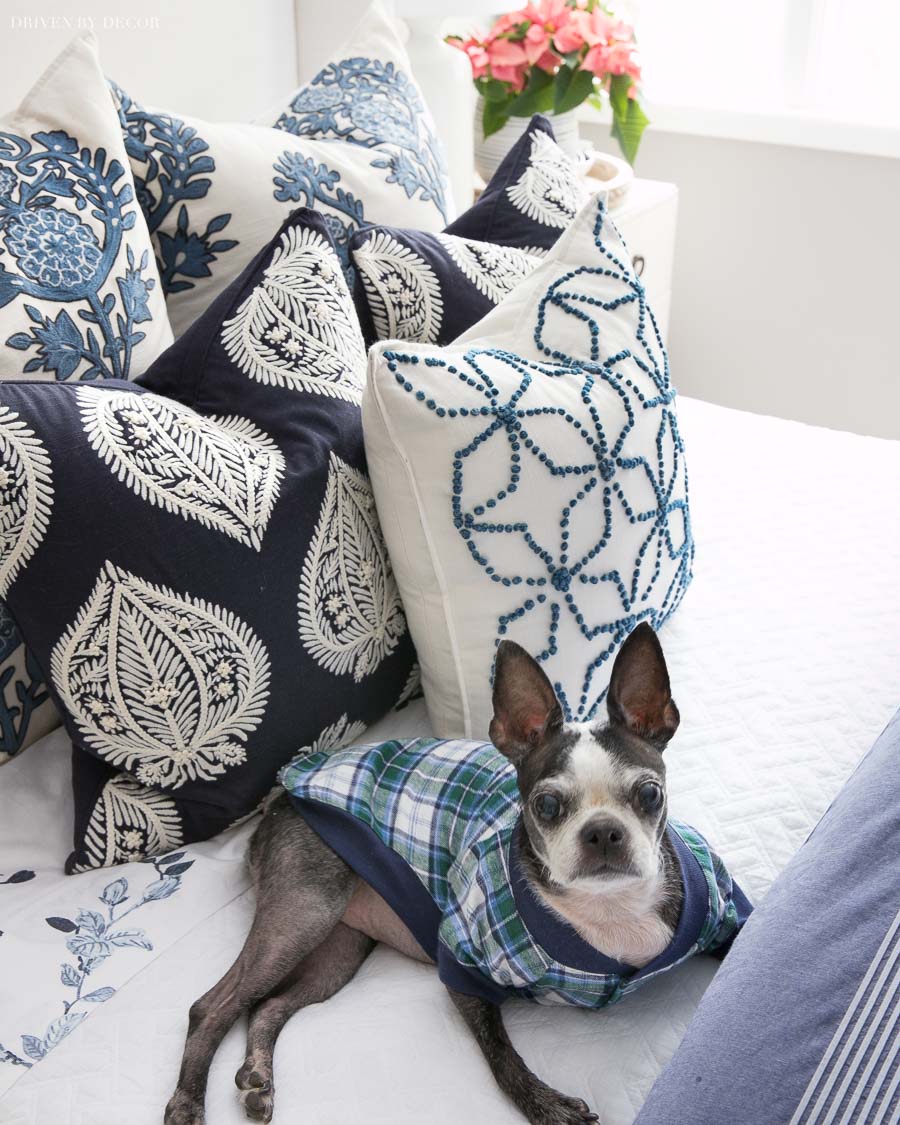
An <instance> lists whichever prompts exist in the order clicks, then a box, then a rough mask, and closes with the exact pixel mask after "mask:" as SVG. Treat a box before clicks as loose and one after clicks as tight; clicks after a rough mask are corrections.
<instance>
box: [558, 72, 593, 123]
mask: <svg viewBox="0 0 900 1125" xmlns="http://www.w3.org/2000/svg"><path fill="white" fill-rule="evenodd" d="M593 89H594V76H593V74H591V72H590V71H589V70H573V69H572V68H571V67H570V66H561V67H560V68H559V73H558V74H557V75H556V82H555V83H554V87H553V112H554V113H568V112H569V110H570V109H574V108H575V107H576V106H579V105H581V103H582V102H583V101H584V99H585V98H586V97H588V96H589V95H590V94H591V93H592V92H593Z"/></svg>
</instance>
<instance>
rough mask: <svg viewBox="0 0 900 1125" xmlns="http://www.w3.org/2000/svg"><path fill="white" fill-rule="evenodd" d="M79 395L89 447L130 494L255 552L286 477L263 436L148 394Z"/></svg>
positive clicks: (83, 390)
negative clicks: (132, 493) (134, 494)
mask: <svg viewBox="0 0 900 1125" xmlns="http://www.w3.org/2000/svg"><path fill="white" fill-rule="evenodd" d="M77 395H78V402H79V405H80V407H81V417H82V425H83V426H84V431H85V433H86V434H87V437H88V440H89V441H90V443H91V448H92V449H93V450H95V452H96V453H97V454H98V455H99V456H100V457H101V458H102V460H103V461H104V462H105V464H107V465H109V466H110V468H111V469H112V471H113V472H114V473H115V475H116V477H117V478H118V479H119V480H120V481H123V482H124V483H125V484H127V485H128V487H129V488H130V489H131V490H132V492H134V493H136V494H137V495H138V496H140V497H141V499H143V500H149V501H150V503H151V504H156V505H157V506H158V507H160V508H164V509H165V510H166V511H167V512H173V513H175V514H177V515H181V516H184V517H185V518H186V519H195V520H199V522H200V523H202V524H203V525H204V526H206V527H212V528H215V529H216V530H217V531H223V532H224V533H225V534H226V535H230V536H232V537H233V538H235V539H237V540H239V541H240V542H241V543H244V544H246V545H247V546H248V547H253V548H255V549H256V550H257V551H258V550H259V549H260V548H261V546H262V536H263V533H264V532H265V529H266V525H267V524H268V522H269V517H270V516H271V514H272V509H273V507H274V506H275V501H276V500H277V498H278V492H279V489H280V487H281V478H282V475H283V473H284V457H283V456H282V455H281V453H280V451H279V450H278V447H277V446H276V445H275V443H274V442H273V441H272V439H271V438H270V437H269V436H268V434H265V433H263V431H262V430H260V429H258V428H257V427H256V426H254V425H253V424H252V423H251V422H249V421H247V419H246V418H238V417H227V418H221V417H213V418H204V417H203V416H201V415H200V414H197V413H196V411H194V410H190V409H188V407H186V406H181V405H180V404H179V403H177V402H173V401H172V400H170V399H165V398H160V397H159V396H158V395H154V394H143V395H141V394H135V393H134V392H133V391H103V390H99V389H97V388H96V387H79V389H78V391H77Z"/></svg>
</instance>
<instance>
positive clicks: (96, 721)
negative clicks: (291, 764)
mask: <svg viewBox="0 0 900 1125" xmlns="http://www.w3.org/2000/svg"><path fill="white" fill-rule="evenodd" d="M364 368H365V351H364V347H363V342H362V338H361V336H360V333H359V329H358V325H357V322H356V317H355V313H354V309H353V304H352V301H351V300H350V295H349V292H348V290H347V287H346V284H345V282H344V279H343V276H342V271H341V264H340V260H339V258H338V256H337V254H336V252H335V249H334V244H333V243H332V241H331V239H330V236H329V234H328V226H327V223H326V220H325V218H324V217H323V216H321V215H320V214H318V213H316V212H312V211H308V210H300V211H298V212H296V213H295V215H294V216H292V218H291V219H289V220H288V221H287V222H286V223H285V224H284V225H283V227H282V228H281V230H280V231H279V232H278V233H277V234H276V237H275V238H274V239H273V240H272V242H271V243H270V244H269V245H268V246H266V247H265V248H264V249H263V250H262V251H261V252H260V253H259V254H258V255H257V256H256V258H255V259H254V260H253V261H252V262H251V263H250V265H249V266H248V267H247V268H246V270H245V271H244V273H243V274H242V275H241V276H240V278H239V279H238V280H237V281H235V282H234V283H233V284H232V285H231V286H230V287H229V288H228V289H227V290H226V291H225V292H224V293H223V294H221V296H220V297H219V298H218V299H217V300H216V301H215V302H214V304H213V305H212V306H211V307H210V309H209V310H208V311H207V313H206V314H205V315H204V316H203V317H202V318H201V319H200V320H199V321H198V322H197V323H196V324H195V325H194V326H193V327H192V328H191V329H190V330H189V331H188V332H187V333H185V335H184V336H182V337H181V339H180V340H179V341H178V342H177V343H176V344H174V345H173V346H172V347H171V348H170V349H169V350H168V351H167V352H165V353H164V354H163V355H162V356H161V357H160V358H159V359H158V360H157V361H156V363H155V364H154V365H153V366H152V367H151V368H150V370H149V371H148V372H146V373H145V374H144V375H143V376H142V378H141V379H140V381H139V385H130V384H127V383H123V382H122V381H120V380H105V381H102V382H98V383H95V384H91V385H87V384H83V383H82V384H77V383H65V382H64V383H23V382H15V383H5V384H3V385H2V387H0V409H2V415H0V433H2V436H3V438H4V439H5V441H6V443H7V447H8V448H9V449H11V450H14V453H15V457H16V460H15V463H14V466H15V469H16V476H15V484H14V485H10V486H8V491H9V500H10V503H13V504H15V505H17V507H18V508H19V509H20V510H21V511H22V512H23V513H27V516H28V519H27V520H25V521H23V527H27V528H28V529H29V530H28V531H27V534H26V533H24V532H23V533H22V534H21V535H20V536H19V537H18V539H17V540H16V541H15V543H13V544H11V545H9V546H8V548H7V551H6V552H5V565H6V568H7V571H8V572H9V573H10V574H14V575H15V581H13V582H12V583H11V586H10V590H9V606H10V609H11V611H12V613H13V614H14V616H15V618H16V620H17V621H18V623H19V624H20V626H21V627H22V630H23V632H24V634H25V636H26V637H27V638H28V643H29V647H30V649H31V651H32V653H33V655H34V657H35V659H36V660H37V662H38V663H39V665H40V667H41V670H42V671H43V672H44V673H45V675H46V677H47V682H48V683H49V684H50V685H51V688H52V691H53V693H54V696H55V698H56V699H57V700H58V701H59V704H60V708H61V710H62V711H63V713H64V715H65V720H66V725H67V728H68V731H69V733H70V735H71V737H72V741H73V745H74V747H75V750H74V758H73V784H74V791H75V795H76V805H77V807H76V818H75V819H76V846H75V851H74V853H73V855H72V856H71V857H70V860H69V863H68V869H69V870H80V869H83V868H86V867H97V866H105V865H107V864H110V863H116V862H120V861H122V860H123V859H128V858H134V857H136V856H140V855H147V854H161V853H164V852H167V851H171V850H172V849H174V848H176V847H179V846H180V845H182V844H184V843H186V842H188V841H191V840H200V839H205V838H207V837H209V836H212V835H214V834H215V833H217V832H220V831H222V830H223V829H225V828H227V827H228V826H229V825H231V824H233V823H234V822H235V821H236V820H237V819H238V818H240V817H241V816H244V815H246V814H247V813H249V812H251V811H252V810H253V809H254V808H255V807H256V806H257V805H258V804H259V802H260V801H261V799H262V798H263V797H264V796H265V794H266V793H267V792H268V790H269V789H270V787H271V786H272V784H273V783H274V778H275V773H276V770H277V769H278V768H279V766H281V765H283V764H284V763H285V762H286V761H287V760H288V759H289V758H290V757H291V756H292V755H293V754H294V753H295V752H296V751H297V750H298V748H300V747H302V746H308V747H315V748H318V749H322V748H325V747H328V746H332V745H338V744H342V743H344V742H346V741H348V740H350V739H352V738H353V737H354V736H356V735H358V734H359V733H360V732H361V731H362V730H363V729H364V727H365V726H366V725H367V724H368V723H370V722H372V721H373V720H374V719H376V718H378V717H379V716H380V715H382V714H383V713H384V712H385V711H386V710H388V709H389V708H390V706H391V705H392V704H394V703H395V702H396V701H397V700H398V699H399V698H400V697H401V695H402V694H403V693H404V690H405V689H406V688H407V686H408V684H409V683H410V677H411V674H412V672H413V650H412V645H411V644H410V641H409V637H408V634H407V629H406V622H405V618H404V614H403V609H402V606H401V603H400V598H399V595H398V592H397V587H396V584H395V582H394V579H393V575H392V571H391V564H390V560H389V559H388V556H387V552H386V550H385V547H384V543H383V540H382V537H381V533H380V530H379V527H378V521H377V516H376V512H375V506H374V502H373V500H372V494H371V490H370V487H369V482H368V479H367V477H366V475H365V459H364V450H363V439H362V428H361V421H360V409H359V398H360V393H361V389H362V384H363V377H364ZM73 467H74V469H75V470H76V471H73ZM73 543H77V544H78V550H77V551H76V552H74V553H73V552H72V550H71V546H72V544H73ZM63 560H64V561H65V566H66V582H65V583H60V582H59V581H58V574H59V570H60V567H61V566H62V565H63ZM91 756H93V757H91Z"/></svg>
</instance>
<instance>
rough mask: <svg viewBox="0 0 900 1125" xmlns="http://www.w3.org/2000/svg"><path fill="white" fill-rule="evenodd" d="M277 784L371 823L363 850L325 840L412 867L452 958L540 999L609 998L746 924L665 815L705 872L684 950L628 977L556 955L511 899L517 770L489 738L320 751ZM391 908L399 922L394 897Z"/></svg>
mask: <svg viewBox="0 0 900 1125" xmlns="http://www.w3.org/2000/svg"><path fill="white" fill-rule="evenodd" d="M280 779H281V783H282V785H283V786H284V788H285V789H286V790H287V791H288V793H290V794H291V795H292V796H293V797H294V798H295V799H296V801H297V806H298V808H300V811H301V812H302V811H303V808H304V807H308V806H309V804H310V803H313V804H324V805H327V806H330V808H332V809H336V810H339V811H340V812H342V813H346V814H349V815H350V816H352V817H353V818H355V819H356V820H357V821H359V822H361V823H362V824H364V825H366V826H367V827H368V828H370V829H371V830H372V832H373V833H374V839H370V845H369V847H368V849H367V852H366V855H365V856H361V855H356V856H354V855H353V854H347V853H352V851H353V849H354V847H356V848H357V850H358V848H359V845H358V844H356V845H352V844H349V843H348V844H347V845H346V849H345V848H344V847H343V846H342V843H341V840H340V839H338V840H337V843H336V840H335V838H334V837H329V840H328V842H329V844H330V845H331V846H332V847H334V848H335V850H337V851H338V852H339V853H341V854H342V855H343V858H344V859H345V860H346V861H347V862H348V863H349V864H350V866H351V867H355V868H356V869H357V870H359V869H360V866H361V862H360V861H362V863H364V864H369V865H370V866H371V862H372V859H373V855H372V849H373V848H374V849H375V850H378V843H379V842H380V843H381V844H383V845H384V846H385V847H386V848H388V849H390V851H391V852H393V853H394V855H395V856H397V857H399V858H400V859H401V860H402V861H403V863H404V864H406V865H407V866H408V867H409V868H410V869H411V870H412V872H413V873H414V874H415V876H416V877H417V879H418V880H419V882H420V883H421V884H422V886H423V887H424V888H425V889H426V890H427V892H428V894H429V895H430V896H431V898H432V899H433V900H434V902H435V904H436V905H437V907H438V909H439V912H440V924H439V929H438V934H437V937H438V940H439V942H440V944H441V945H443V946H444V947H445V948H446V949H447V950H448V951H449V953H450V954H451V956H452V957H453V959H454V960H455V961H456V962H457V963H458V964H459V965H461V966H463V967H464V968H465V969H468V970H475V971H478V972H480V973H482V974H485V975H486V976H487V977H489V978H490V980H491V981H492V982H494V984H495V985H498V986H500V988H502V989H504V990H506V991H509V992H514V993H519V994H520V995H523V996H525V997H528V998H530V999H533V1000H537V1001H539V1002H541V1003H566V1004H575V1005H578V1006H580V1007H588V1008H598V1007H603V1006H605V1005H607V1004H611V1003H614V1002H615V1001H616V1000H618V999H620V998H621V997H622V996H624V995H626V994H627V993H628V992H631V991H633V990H634V989H635V988H637V987H638V986H639V985H640V984H642V983H643V982H644V981H645V980H648V979H651V978H652V977H653V976H656V975H657V973H658V972H663V971H665V970H666V969H669V968H671V967H672V966H673V965H675V964H680V962H681V961H683V960H685V959H686V958H687V957H688V956H690V955H691V954H693V953H697V952H701V951H704V950H713V949H715V948H717V947H718V946H720V945H724V944H725V943H727V942H728V941H730V939H731V938H732V937H733V936H734V933H735V932H736V930H737V929H738V928H739V926H740V924H741V923H742V921H743V918H739V911H738V909H737V908H736V904H735V901H734V894H733V885H732V880H731V876H730V875H729V874H728V872H727V870H726V869H725V867H724V865H723V864H722V861H721V860H720V859H719V857H718V856H717V855H716V854H715V853H714V852H713V851H712V850H711V849H710V847H709V845H708V844H707V842H706V840H705V839H704V838H703V837H702V836H701V835H700V834H699V833H698V832H696V831H695V830H694V829H693V828H690V827H688V826H687V825H684V824H680V823H678V822H677V821H673V820H671V819H670V820H669V828H670V830H671V831H673V832H674V833H675V834H677V836H678V837H680V839H681V841H683V843H684V845H686V847H687V849H689V851H690V853H691V854H692V855H693V856H694V857H695V858H696V860H697V863H698V864H699V866H700V869H701V870H702V873H703V877H704V879H705V890H704V879H694V881H693V886H694V888H695V889H696V887H697V886H699V887H700V896H701V897H704V896H705V898H706V902H705V903H701V906H705V909H701V911H700V915H699V916H700V917H701V918H702V924H699V925H698V926H697V932H696V934H695V935H694V936H693V938H692V940H691V941H690V943H689V946H688V947H687V948H686V951H684V952H683V953H681V954H680V955H677V956H676V957H674V958H673V959H669V960H667V959H666V957H665V955H663V957H662V958H661V959H657V961H659V962H660V964H659V968H658V969H655V970H654V965H655V964H656V962H653V963H651V965H650V966H649V967H648V968H649V969H650V971H644V970H641V971H640V972H631V973H623V972H617V971H615V969H616V967H617V966H616V963H615V962H612V961H608V962H607V965H608V967H609V968H610V970H611V971H609V972H587V971H584V969H582V968H577V967H574V966H572V965H571V964H564V963H562V962H561V961H559V960H557V959H556V958H555V957H553V956H552V955H551V954H550V953H548V952H547V951H546V950H545V949H544V948H542V946H541V945H539V944H538V942H537V941H536V940H535V938H534V936H533V935H532V934H531V933H530V932H529V930H528V929H527V927H526V925H525V922H524V921H523V919H522V916H521V914H520V911H519V909H518V906H517V902H516V896H515V893H514V890H513V880H514V878H516V877H517V876H516V872H515V871H514V870H513V869H512V868H511V845H512V841H513V834H514V830H515V828H516V826H517V824H518V821H519V816H520V801H519V791H518V786H517V783H516V775H515V770H514V769H513V767H512V766H511V765H510V763H509V761H508V760H507V759H506V758H505V757H504V756H503V755H502V754H501V753H500V752H499V751H498V750H497V749H495V747H493V746H492V745H490V744H489V743H481V742H471V741H465V740H452V741H442V740H437V739H432V738H419V739H414V740H411V741H391V742H382V743H379V744H377V745H370V746H356V747H349V748H347V749H344V750H338V751H330V752H329V751H323V752H321V753H317V754H312V755H309V756H308V757H300V758H296V759H295V760H294V761H293V762H291V763H290V764H289V765H288V766H286V767H285V768H284V770H283V771H282V773H281V778H280ZM519 877H520V876H519ZM738 893H739V894H740V892H738ZM532 897H533V896H532ZM695 897H696V896H695ZM741 897H742V896H741ZM535 901H536V900H535ZM391 905H392V906H393V907H394V909H395V910H397V912H398V913H399V914H400V916H401V917H404V909H403V904H402V903H398V902H391ZM694 908H695V913H696V903H694ZM547 913H548V914H549V913H550V911H547ZM554 917H555V916H554ZM553 924H554V925H559V924H560V923H559V920H558V919H557V921H556V922H555V923H553ZM562 925H563V926H565V924H564V923H563V924H562ZM410 928H411V929H413V932H416V931H415V928H414V927H413V926H411V927H410ZM565 928H566V929H570V927H567V926H565ZM572 933H573V935H574V931H572ZM576 940H577V936H576ZM597 956H598V959H599V960H600V961H601V962H602V961H603V960H604V959H603V958H602V956H601V955H599V954H598V955H597ZM618 968H620V969H621V968H622V967H621V966H619V967H618Z"/></svg>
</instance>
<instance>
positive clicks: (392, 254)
mask: <svg viewBox="0 0 900 1125" xmlns="http://www.w3.org/2000/svg"><path fill="white" fill-rule="evenodd" d="M353 261H354V262H355V263H356V267H357V269H358V270H359V273H360V277H361V278H362V282H363V288H364V289H365V291H366V297H367V298H368V300H369V308H370V309H371V310H372V320H373V321H374V323H375V330H376V332H377V333H378V336H379V338H380V339H382V340H415V341H418V342H419V343H423V344H433V343H434V342H435V340H437V338H438V332H439V331H440V327H441V319H442V317H443V315H444V306H443V302H442V301H441V289H440V286H439V285H438V279H437V277H436V276H435V274H434V270H432V268H431V266H429V264H428V263H427V262H426V261H425V259H424V258H422V257H420V256H419V255H418V254H416V252H415V251H414V250H411V249H410V247H408V246H404V245H403V243H402V242H398V241H397V239H396V238H393V237H392V236H391V235H389V234H387V233H386V232H385V231H375V233H374V234H372V235H371V237H370V238H368V239H367V240H366V241H365V242H364V243H362V245H361V246H359V247H358V248H357V249H356V250H354V251H353Z"/></svg>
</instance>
